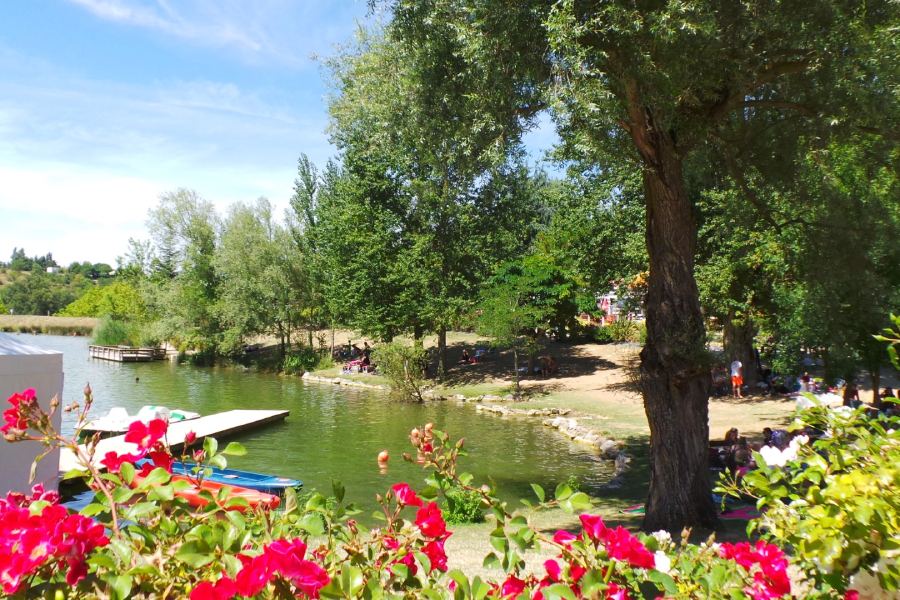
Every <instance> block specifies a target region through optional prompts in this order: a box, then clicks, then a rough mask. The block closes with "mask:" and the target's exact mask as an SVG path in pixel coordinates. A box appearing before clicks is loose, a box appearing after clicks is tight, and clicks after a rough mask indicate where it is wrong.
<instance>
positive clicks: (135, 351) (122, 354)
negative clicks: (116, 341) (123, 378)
mask: <svg viewBox="0 0 900 600" xmlns="http://www.w3.org/2000/svg"><path fill="white" fill-rule="evenodd" d="M88 354H89V355H90V357H91V358H99V359H101V360H114V361H116V362H147V361H151V360H162V359H164V358H165V357H166V352H165V350H162V349H160V348H132V347H131V346H93V345H91V346H88Z"/></svg>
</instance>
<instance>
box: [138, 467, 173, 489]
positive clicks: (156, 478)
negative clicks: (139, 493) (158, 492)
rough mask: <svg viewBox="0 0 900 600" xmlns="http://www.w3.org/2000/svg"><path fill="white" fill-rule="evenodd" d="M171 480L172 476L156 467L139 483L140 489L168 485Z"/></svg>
mask: <svg viewBox="0 0 900 600" xmlns="http://www.w3.org/2000/svg"><path fill="white" fill-rule="evenodd" d="M171 478H172V475H171V474H170V473H169V472H168V471H166V470H165V469H163V468H162V467H156V468H155V469H153V470H152V471H150V474H149V475H147V477H145V478H144V480H143V481H142V482H141V487H142V488H148V487H156V486H158V485H162V484H164V483H168V481H169V480H170V479H171Z"/></svg>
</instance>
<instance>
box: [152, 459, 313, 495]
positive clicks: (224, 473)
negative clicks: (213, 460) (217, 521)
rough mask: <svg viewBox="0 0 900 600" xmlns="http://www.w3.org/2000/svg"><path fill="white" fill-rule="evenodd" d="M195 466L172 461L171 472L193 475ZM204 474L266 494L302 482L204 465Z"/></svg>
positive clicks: (219, 481)
mask: <svg viewBox="0 0 900 600" xmlns="http://www.w3.org/2000/svg"><path fill="white" fill-rule="evenodd" d="M144 462H149V460H148V459H144V460H142V461H138V462H137V463H136V464H137V465H138V466H141V465H143V464H144ZM196 467H197V465H196V464H194V463H182V462H178V461H176V462H173V463H172V473H174V474H176V475H188V476H191V477H193V476H195V475H196V474H197V473H196V472H195V471H194V469H195V468H196ZM204 471H205V472H206V473H208V474H205V475H204V476H203V478H204V479H205V480H207V481H215V482H216V483H224V484H227V485H233V486H235V487H243V488H248V489H251V490H257V491H259V492H265V493H267V494H283V493H284V490H286V489H288V488H294V489H297V488H301V487H303V482H302V481H300V480H299V479H289V478H287V477H279V476H277V475H267V474H265V473H254V472H253V471H241V470H239V469H219V468H218V467H210V466H206V467H204Z"/></svg>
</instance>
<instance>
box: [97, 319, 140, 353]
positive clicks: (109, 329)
mask: <svg viewBox="0 0 900 600" xmlns="http://www.w3.org/2000/svg"><path fill="white" fill-rule="evenodd" d="M94 343H95V344H97V345H99V346H120V345H122V346H136V345H139V344H138V343H137V342H136V336H135V331H134V327H133V326H132V325H129V324H128V323H126V322H124V321H120V320H118V319H114V318H112V317H110V316H105V317H103V318H102V319H100V323H98V324H97V327H96V329H94Z"/></svg>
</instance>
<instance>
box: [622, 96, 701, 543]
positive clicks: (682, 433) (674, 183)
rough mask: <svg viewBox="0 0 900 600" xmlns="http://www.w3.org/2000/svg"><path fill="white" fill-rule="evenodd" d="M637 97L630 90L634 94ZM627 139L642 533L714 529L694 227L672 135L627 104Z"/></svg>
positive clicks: (641, 109) (643, 111) (646, 112)
mask: <svg viewBox="0 0 900 600" xmlns="http://www.w3.org/2000/svg"><path fill="white" fill-rule="evenodd" d="M634 93H636V92H634ZM631 108H632V109H633V110H632V111H631V112H630V116H631V117H632V123H631V126H630V129H629V131H630V133H631V135H632V139H633V140H634V141H635V145H636V146H637V148H638V151H639V152H640V153H641V156H642V158H643V159H644V170H643V183H644V194H645V197H646V203H647V224H646V239H647V253H648V256H649V258H650V276H649V280H648V290H647V298H646V314H647V343H646V345H645V346H644V349H643V350H642V351H641V387H642V391H643V395H644V410H645V411H646V413H647V421H648V422H649V425H650V491H649V496H648V498H647V505H646V515H645V517H644V522H643V528H644V529H645V530H647V531H655V530H659V529H665V530H668V531H670V532H672V533H680V532H681V530H682V529H683V528H684V527H693V526H697V525H699V526H703V527H710V528H711V527H714V526H715V525H716V522H717V517H716V509H715V506H714V504H713V501H712V498H711V495H710V493H711V482H710V477H709V465H708V448H709V422H708V419H709V406H708V399H709V390H710V386H711V377H710V371H709V367H708V365H707V364H706V361H705V360H704V356H705V353H706V332H705V329H704V326H703V317H702V315H701V312H700V297H699V293H698V291H697V282H696V280H695V279H694V247H695V244H696V237H697V225H696V223H695V222H694V218H693V215H692V212H691V209H692V207H691V201H690V199H689V198H688V195H687V192H686V191H685V188H684V172H683V166H682V161H681V157H680V156H678V153H677V149H676V147H675V141H674V139H673V135H672V134H671V133H669V132H664V131H660V130H659V129H657V128H656V127H655V125H654V123H653V120H652V114H651V113H650V111H649V110H647V109H646V108H645V107H643V106H641V105H639V104H637V105H635V104H632V106H631Z"/></svg>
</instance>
